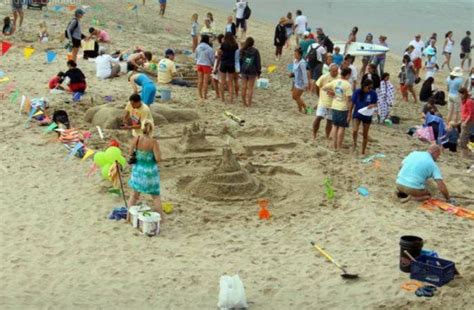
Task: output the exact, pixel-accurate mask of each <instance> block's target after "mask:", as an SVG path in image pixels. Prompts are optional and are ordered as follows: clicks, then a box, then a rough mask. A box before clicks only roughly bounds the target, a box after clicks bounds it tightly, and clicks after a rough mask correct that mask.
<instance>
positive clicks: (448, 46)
mask: <svg viewBox="0 0 474 310" xmlns="http://www.w3.org/2000/svg"><path fill="white" fill-rule="evenodd" d="M444 51H445V52H447V53H452V52H453V40H451V39H449V38H448V43H446V46H445V47H444Z"/></svg>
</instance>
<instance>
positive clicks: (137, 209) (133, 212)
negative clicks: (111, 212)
mask: <svg viewBox="0 0 474 310" xmlns="http://www.w3.org/2000/svg"><path fill="white" fill-rule="evenodd" d="M144 211H151V208H150V207H147V206H133V207H130V209H128V213H130V224H132V226H133V227H134V228H139V221H138V215H139V214H140V213H142V212H144Z"/></svg>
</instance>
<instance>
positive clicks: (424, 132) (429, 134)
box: [413, 126, 435, 142]
mask: <svg viewBox="0 0 474 310" xmlns="http://www.w3.org/2000/svg"><path fill="white" fill-rule="evenodd" d="M413 136H414V137H416V138H418V139H420V140H422V141H428V142H433V141H435V136H434V132H433V127H431V126H428V127H421V128H418V129H417V130H416V131H415V134H414V135H413Z"/></svg>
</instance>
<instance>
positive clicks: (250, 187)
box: [187, 147, 267, 201]
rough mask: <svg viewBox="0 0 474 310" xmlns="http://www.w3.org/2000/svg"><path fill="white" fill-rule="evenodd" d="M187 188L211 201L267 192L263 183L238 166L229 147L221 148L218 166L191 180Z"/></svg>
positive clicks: (236, 198) (260, 194)
mask: <svg viewBox="0 0 474 310" xmlns="http://www.w3.org/2000/svg"><path fill="white" fill-rule="evenodd" d="M187 190H188V191H189V192H190V193H191V194H192V195H193V196H197V197H201V198H204V199H206V200H212V201H215V200H219V201H224V200H246V199H254V198H258V197H261V196H262V195H264V194H265V193H266V192H267V188H266V186H265V185H263V184H262V183H261V182H260V181H259V180H258V179H257V178H255V177H253V176H252V175H251V174H250V173H249V172H248V171H247V170H246V169H244V168H242V167H241V166H240V164H239V162H238V161H237V159H236V158H235V156H234V154H233V153H232V149H231V148H230V147H225V148H224V149H223V151H222V160H221V162H220V163H219V164H218V166H217V167H216V168H214V169H213V170H212V171H210V172H209V173H206V174H205V175H203V176H202V177H200V178H199V179H197V180H195V181H193V182H191V184H190V185H189V186H188V187H187Z"/></svg>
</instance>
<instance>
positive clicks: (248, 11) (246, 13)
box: [244, 3, 252, 19]
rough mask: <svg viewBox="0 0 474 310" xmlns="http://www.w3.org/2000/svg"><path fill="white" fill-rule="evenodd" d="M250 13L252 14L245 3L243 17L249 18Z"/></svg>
mask: <svg viewBox="0 0 474 310" xmlns="http://www.w3.org/2000/svg"><path fill="white" fill-rule="evenodd" d="M250 15H252V10H251V9H250V7H249V4H248V3H247V6H246V7H245V9H244V19H249V18H250Z"/></svg>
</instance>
